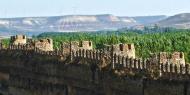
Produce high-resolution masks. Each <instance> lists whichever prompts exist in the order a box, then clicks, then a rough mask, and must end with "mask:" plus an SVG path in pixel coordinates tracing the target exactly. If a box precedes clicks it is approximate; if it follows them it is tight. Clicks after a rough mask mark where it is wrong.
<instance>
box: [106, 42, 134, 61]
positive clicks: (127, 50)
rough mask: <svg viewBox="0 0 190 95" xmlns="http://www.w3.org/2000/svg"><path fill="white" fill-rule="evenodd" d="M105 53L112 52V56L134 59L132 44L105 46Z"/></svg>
mask: <svg viewBox="0 0 190 95" xmlns="http://www.w3.org/2000/svg"><path fill="white" fill-rule="evenodd" d="M104 50H106V51H112V52H113V53H114V54H117V55H121V56H128V57H130V58H135V46H134V44H123V43H120V44H116V45H105V49H104Z"/></svg>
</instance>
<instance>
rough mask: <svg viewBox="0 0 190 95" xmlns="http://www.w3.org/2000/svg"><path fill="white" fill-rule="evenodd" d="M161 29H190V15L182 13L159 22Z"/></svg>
mask: <svg viewBox="0 0 190 95" xmlns="http://www.w3.org/2000/svg"><path fill="white" fill-rule="evenodd" d="M156 24H158V25H159V26H161V27H174V28H180V29H190V13H182V14H177V15H174V16H170V17H168V18H167V19H164V20H161V21H159V22H157V23H156Z"/></svg>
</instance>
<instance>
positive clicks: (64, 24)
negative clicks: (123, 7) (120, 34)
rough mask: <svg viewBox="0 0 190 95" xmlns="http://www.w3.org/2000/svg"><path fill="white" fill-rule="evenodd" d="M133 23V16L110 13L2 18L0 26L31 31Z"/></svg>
mask: <svg viewBox="0 0 190 95" xmlns="http://www.w3.org/2000/svg"><path fill="white" fill-rule="evenodd" d="M131 25H136V21H135V20H134V19H133V18H123V17H117V16H114V15H109V14H107V15H67V16H53V17H23V18H6V19H0V27H5V28H7V29H12V30H17V31H30V32H37V31H44V32H50V31H51V32H53V31H56V32H66V31H69V32H70V31H99V30H117V29H119V28H123V27H129V26H131Z"/></svg>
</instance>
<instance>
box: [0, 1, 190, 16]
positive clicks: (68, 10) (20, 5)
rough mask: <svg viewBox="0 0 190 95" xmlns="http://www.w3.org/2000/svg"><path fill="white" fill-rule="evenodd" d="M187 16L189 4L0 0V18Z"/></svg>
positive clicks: (171, 2)
mask: <svg viewBox="0 0 190 95" xmlns="http://www.w3.org/2000/svg"><path fill="white" fill-rule="evenodd" d="M187 12H189V13H190V0H0V18H4V17H26V16H27V17H28V16H56V15H72V14H89V15H90V14H113V15H117V16H141V15H173V14H178V13H187Z"/></svg>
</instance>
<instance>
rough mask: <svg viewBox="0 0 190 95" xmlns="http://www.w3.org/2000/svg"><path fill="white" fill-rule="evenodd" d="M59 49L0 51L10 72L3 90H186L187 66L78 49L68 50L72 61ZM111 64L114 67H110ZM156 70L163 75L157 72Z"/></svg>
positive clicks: (173, 94)
mask: <svg viewBox="0 0 190 95" xmlns="http://www.w3.org/2000/svg"><path fill="white" fill-rule="evenodd" d="M60 52H61V51H52V52H44V51H43V52H42V51H39V50H33V49H32V50H31V49H29V50H27V49H26V48H25V47H21V46H19V47H11V48H9V49H2V50H0V62H1V63H0V72H3V73H6V74H9V78H8V80H7V82H8V83H9V91H8V92H9V93H10V94H12V95H189V93H190V88H189V87H190V85H189V81H187V80H189V67H188V66H189V65H185V67H183V66H181V65H180V66H179V68H178V67H175V66H174V67H173V65H170V64H168V65H164V64H162V65H159V64H156V63H155V64H153V63H150V61H149V60H140V59H132V58H128V57H122V56H119V55H114V56H112V57H109V56H108V57H107V56H106V55H104V54H103V53H102V52H100V51H92V50H79V51H76V52H73V54H72V60H70V59H66V60H62V57H64V56H63V55H62V53H60ZM68 56H69V55H68ZM110 58H113V63H112V61H110V60H111V59H110ZM113 64H115V68H112V65H113ZM154 66H157V67H159V68H155V67H154ZM158 69H159V70H158ZM158 71H159V73H162V75H160V76H157V74H158V73H157V72H158ZM118 73H120V74H118Z"/></svg>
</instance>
